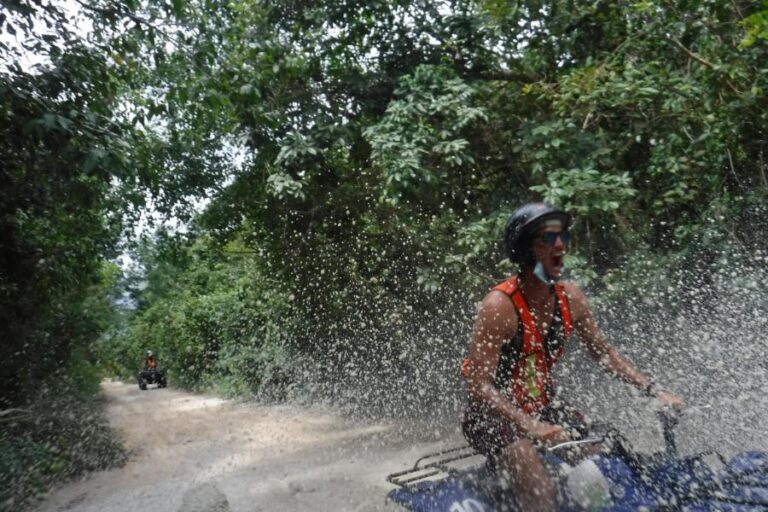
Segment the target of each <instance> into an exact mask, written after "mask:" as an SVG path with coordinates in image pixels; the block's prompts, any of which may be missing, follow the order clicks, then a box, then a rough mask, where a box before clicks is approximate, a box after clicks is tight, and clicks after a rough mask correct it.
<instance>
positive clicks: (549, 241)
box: [538, 231, 571, 247]
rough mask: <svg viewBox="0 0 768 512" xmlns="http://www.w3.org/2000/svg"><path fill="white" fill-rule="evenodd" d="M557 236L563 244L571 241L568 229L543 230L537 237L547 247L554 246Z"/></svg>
mask: <svg viewBox="0 0 768 512" xmlns="http://www.w3.org/2000/svg"><path fill="white" fill-rule="evenodd" d="M558 237H559V238H560V240H562V242H563V244H564V245H565V244H569V243H571V232H570V231H545V232H543V233H542V234H540V235H539V236H538V238H539V239H540V240H541V241H542V242H544V243H545V244H546V245H548V246H549V247H554V246H555V244H556V243H557V239H558Z"/></svg>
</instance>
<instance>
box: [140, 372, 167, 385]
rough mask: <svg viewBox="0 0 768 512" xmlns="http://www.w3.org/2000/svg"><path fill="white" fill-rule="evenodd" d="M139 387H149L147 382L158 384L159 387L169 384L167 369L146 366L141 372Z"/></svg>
mask: <svg viewBox="0 0 768 512" xmlns="http://www.w3.org/2000/svg"><path fill="white" fill-rule="evenodd" d="M138 380H139V389H141V390H145V389H147V384H157V387H158V388H164V387H166V386H167V385H168V381H167V380H166V378H165V370H163V369H162V368H146V367H145V368H144V369H143V370H141V371H140V372H139V376H138Z"/></svg>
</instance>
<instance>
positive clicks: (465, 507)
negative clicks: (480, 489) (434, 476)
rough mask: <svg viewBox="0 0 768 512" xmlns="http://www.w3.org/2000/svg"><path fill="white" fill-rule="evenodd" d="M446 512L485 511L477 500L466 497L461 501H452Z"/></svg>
mask: <svg viewBox="0 0 768 512" xmlns="http://www.w3.org/2000/svg"><path fill="white" fill-rule="evenodd" d="M448 512H485V507H483V504H482V503H480V502H479V501H477V500H473V499H472V498H467V499H465V500H464V501H462V502H461V503H459V502H458V501H456V502H454V503H453V505H451V508H450V509H449V510H448Z"/></svg>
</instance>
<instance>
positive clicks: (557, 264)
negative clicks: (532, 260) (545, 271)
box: [552, 254, 565, 270]
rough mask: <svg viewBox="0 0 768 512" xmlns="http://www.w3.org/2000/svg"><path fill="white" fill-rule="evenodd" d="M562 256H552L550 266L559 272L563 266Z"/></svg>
mask: <svg viewBox="0 0 768 512" xmlns="http://www.w3.org/2000/svg"><path fill="white" fill-rule="evenodd" d="M564 256H565V255H564V254H556V255H554V256H552V266H553V267H554V268H556V269H558V270H560V269H561V268H562V266H563V259H564Z"/></svg>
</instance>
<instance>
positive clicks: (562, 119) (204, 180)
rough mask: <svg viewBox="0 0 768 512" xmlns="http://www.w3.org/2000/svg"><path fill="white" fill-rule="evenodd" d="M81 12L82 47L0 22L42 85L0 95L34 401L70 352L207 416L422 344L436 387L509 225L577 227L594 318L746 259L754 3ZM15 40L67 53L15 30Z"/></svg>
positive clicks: (5, 297) (19, 80) (759, 116)
mask: <svg viewBox="0 0 768 512" xmlns="http://www.w3.org/2000/svg"><path fill="white" fill-rule="evenodd" d="M82 13H83V15H85V16H87V17H89V19H91V20H92V22H93V23H94V31H93V37H92V41H90V40H89V42H88V44H85V42H84V41H82V40H81V38H80V36H78V35H77V34H76V33H75V32H73V31H72V30H71V29H70V28H69V25H68V24H67V23H66V16H65V13H64V12H63V11H62V10H61V9H60V8H58V7H56V6H51V5H49V4H47V3H45V2H40V3H34V4H31V7H25V8H20V10H19V11H18V13H16V15H15V16H16V17H11V18H8V19H7V20H5V21H3V22H0V28H2V30H4V31H5V32H7V33H9V34H10V33H11V31H12V30H25V31H26V34H28V35H29V36H30V37H32V40H33V41H32V43H31V44H32V45H36V46H35V51H38V52H39V53H40V54H42V55H43V56H45V57H46V58H48V59H49V62H47V63H46V64H44V65H43V66H41V67H40V68H39V69H38V70H36V71H35V72H34V73H32V72H28V71H25V70H22V69H20V68H19V67H18V66H16V67H14V66H9V67H8V68H7V69H6V70H4V71H2V82H1V83H0V87H1V88H0V99H2V108H0V120H2V121H3V122H2V123H0V126H2V128H0V130H2V134H3V143H2V144H0V151H2V153H1V154H0V156H2V158H3V162H4V170H6V172H4V173H2V174H0V185H1V186H0V218H1V219H2V220H1V221H0V222H1V224H0V244H2V247H3V256H2V258H3V260H2V266H1V267H0V268H1V269H2V270H0V272H2V273H0V306H2V307H0V325H1V326H7V327H0V329H4V330H2V331H0V336H2V338H3V339H10V340H12V342H11V344H9V346H8V348H7V349H6V348H3V351H4V352H3V354H4V355H6V356H7V358H10V360H12V361H14V364H15V365H16V366H18V367H20V368H21V367H23V366H24V365H25V364H27V361H35V363H34V364H32V365H31V366H32V368H31V370H32V371H26V369H25V372H26V373H24V372H21V373H20V374H22V373H23V375H30V378H33V377H32V376H34V375H39V374H44V373H46V372H50V371H51V370H52V369H55V368H57V367H58V366H62V363H61V362H62V361H65V362H66V361H67V360H68V359H69V358H70V356H72V355H73V354H74V355H75V358H76V359H82V358H88V357H90V358H93V357H94V356H93V355H91V354H93V353H96V354H97V355H98V357H99V358H100V359H101V361H100V362H99V364H105V365H112V367H113V368H121V369H122V371H123V372H125V373H126V374H127V375H130V376H133V374H134V373H135V371H136V369H137V368H138V366H139V364H140V358H141V354H142V353H143V351H144V350H145V349H147V348H152V349H153V350H157V351H158V352H159V354H160V357H161V359H162V361H163V363H164V364H165V365H166V366H167V367H168V368H169V371H170V372H171V378H172V379H173V381H174V382H176V383H178V384H180V385H185V386H190V387H200V386H205V387H211V386H212V387H218V388H219V389H221V390H222V391H223V392H225V393H228V394H229V393H243V392H249V393H257V394H260V395H263V394H265V393H267V391H268V390H269V389H277V390H282V391H279V392H280V393H283V392H284V391H285V390H286V389H289V388H290V386H291V385H292V383H295V382H298V381H299V380H301V379H303V378H304V377H303V376H304V375H305V374H311V376H312V377H313V378H314V377H315V376H319V378H322V379H325V380H326V383H330V384H329V386H330V389H336V388H335V387H334V383H336V382H338V381H342V380H344V381H346V382H351V381H354V382H356V383H358V384H359V385H360V387H361V388H364V389H370V388H371V387H372V386H371V385H370V381H368V380H366V379H367V378H369V377H370V378H373V377H374V376H378V377H380V378H382V379H383V380H384V381H385V382H392V383H403V382H407V379H408V378H409V375H417V374H420V373H419V372H420V371H421V370H422V368H420V366H419V365H420V364H422V365H423V364H426V363H421V362H420V361H421V358H420V357H418V356H419V355H424V354H432V352H430V351H432V350H435V351H437V348H435V347H438V346H440V344H441V343H442V344H443V345H447V348H446V347H442V348H444V350H443V351H442V352H440V353H441V354H442V355H441V356H437V355H436V356H435V357H436V358H437V359H436V360H434V361H432V364H433V366H434V368H438V369H440V368H445V369H446V372H447V371H448V370H447V368H448V366H449V364H448V362H447V360H448V359H447V358H449V357H452V356H453V355H454V353H455V352H456V350H458V349H457V348H456V347H458V346H459V345H463V340H461V342H462V343H461V344H460V343H458V341H457V342H456V343H453V341H446V340H455V339H456V338H457V334H456V333H457V332H462V331H461V326H463V325H464V324H463V323H462V322H463V321H464V320H465V318H464V316H466V312H467V311H471V307H470V304H471V303H472V302H474V300H475V299H476V298H477V297H478V296H479V295H481V294H482V293H483V291H484V290H485V288H486V286H487V285H488V284H490V283H493V282H494V281H496V280H498V279H501V278H502V277H503V276H504V275H505V274H507V273H509V272H511V271H512V270H513V269H512V268H511V266H510V265H509V262H506V261H504V259H503V255H502V254H501V252H500V251H498V245H499V244H498V239H499V234H500V231H501V229H502V227H503V225H504V221H505V219H506V217H507V215H508V214H509V213H510V212H511V211H512V210H513V209H514V208H515V207H516V206H518V205H520V204H521V203H523V202H525V201H529V200H540V199H546V200H548V201H551V202H554V203H557V204H559V205H561V206H563V207H565V208H566V209H567V210H569V211H570V212H571V213H573V214H574V215H575V218H576V221H575V224H574V235H575V241H574V243H573V246H572V251H573V254H572V256H571V257H570V258H569V260H568V263H569V266H570V267H571V268H572V272H573V276H574V277H576V278H577V279H579V280H580V281H582V282H584V283H589V284H592V285H594V286H595V287H600V286H604V287H610V289H609V290H608V291H607V293H608V294H609V295H610V294H611V293H613V291H616V293H624V294H629V293H630V290H631V286H639V287H649V288H654V289H655V287H657V286H658V287H661V286H662V283H663V282H664V280H665V277H664V272H661V271H658V272H656V275H653V276H651V275H649V273H648V269H649V268H654V267H655V268H658V267H659V266H666V267H668V268H669V269H670V272H673V273H674V272H676V270H675V269H677V268H684V267H685V266H687V265H689V264H690V262H691V261H695V260H696V259H697V258H699V259H700V260H701V261H702V262H706V264H709V265H715V264H716V263H717V261H718V259H719V258H720V257H721V254H722V253H723V250H722V246H723V245H726V246H728V247H731V246H733V247H741V248H742V250H748V249H752V248H751V247H748V245H747V244H746V243H745V238H747V237H745V235H744V234H745V233H749V232H751V231H752V230H755V229H760V226H755V224H756V222H755V219H756V218H760V216H759V214H755V212H757V211H760V210H759V209H760V204H761V201H764V198H765V191H766V189H767V188H768V180H766V173H767V172H768V171H767V170H766V169H767V168H766V163H765V162H766V158H765V153H766V141H768V99H767V98H766V93H765V91H766V90H768V83H766V80H767V79H768V75H766V73H765V62H767V61H768V59H767V57H768V55H766V52H767V48H766V45H765V34H764V32H765V30H764V29H765V23H764V21H765V6H764V5H763V6H761V5H759V4H757V3H754V2H752V3H750V2H738V1H737V2H732V1H730V0H729V1H726V0H706V1H702V2H667V3H658V2H637V1H616V2H608V1H598V2H591V3H579V2H572V1H562V0H554V1H545V0H536V1H529V2H524V3H520V2H499V1H495V0H494V1H490V0H483V1H479V0H478V1H471V0H447V1H444V2H438V3H435V2H430V1H427V0H397V1H392V2H369V1H365V0H339V1H336V2H331V3H327V2H325V3H320V2H312V1H308V2H271V3H269V2H267V3H265V2H260V1H257V0H238V1H232V2H209V1H198V0H187V1H175V0H174V1H155V0H144V1H135V2H127V3H126V2H112V1H108V0H101V1H100V2H97V3H95V4H94V3H89V4H88V5H87V6H86V5H83V8H82ZM36 19H43V20H49V21H50V22H51V24H50V26H51V27H52V29H51V30H52V31H53V32H54V33H55V34H56V35H57V37H60V38H61V40H62V41H63V44H59V41H58V40H57V41H56V42H57V44H53V42H52V41H49V40H48V39H46V38H45V37H43V36H42V35H40V36H37V35H35V34H33V28H34V23H32V21H34V20H36ZM9 27H13V28H9ZM23 27H26V28H23ZM0 50H2V51H3V52H5V53H4V54H3V55H4V56H14V57H15V56H17V54H16V53H15V50H13V49H12V48H10V47H8V46H3V47H2V48H0ZM6 60H8V61H9V62H12V61H14V60H15V59H11V58H8V59H6ZM199 197H204V198H206V201H205V203H204V208H203V209H204V211H202V212H201V213H200V214H199V215H197V216H196V217H194V218H192V217H193V216H192V214H191V211H192V209H191V205H193V204H194V203H195V198H199ZM148 202H151V204H152V205H154V207H155V208H156V209H157V210H158V211H159V212H160V213H161V214H164V215H166V216H176V217H177V218H179V219H181V220H184V221H191V222H190V223H189V231H188V232H185V233H184V234H183V235H171V234H168V233H166V232H163V231H159V232H157V235H156V238H155V239H154V240H152V241H150V242H148V243H145V244H143V245H142V244H139V245H138V247H134V248H133V249H134V250H135V255H136V259H137V260H138V261H140V263H141V265H143V267H142V268H141V269H140V271H139V272H137V273H135V275H132V276H130V278H129V281H130V282H129V286H130V288H131V290H132V294H133V296H132V300H133V303H132V307H131V308H124V309H125V311H123V314H122V315H114V314H113V313H111V312H110V307H109V306H110V304H115V303H117V302H118V300H119V297H118V296H116V295H115V294H114V293H113V292H112V291H110V290H112V288H111V287H110V286H111V284H113V283H114V282H115V274H114V269H112V270H111V271H105V270H104V269H103V261H105V260H107V259H109V258H110V257H112V256H114V254H115V253H114V251H115V247H116V241H117V240H118V236H119V234H120V231H121V229H123V228H124V227H125V224H126V223H125V220H126V219H129V220H130V219H131V218H132V217H131V216H134V217H133V218H135V216H136V215H137V213H138V212H139V211H140V210H141V209H142V208H143V207H144V205H145V204H146V203H148ZM702 265H703V266H702V268H705V267H706V265H704V264H702ZM646 276H647V277H648V279H647V280H645V279H644V278H645V277H646ZM110 324H111V325H112V326H113V327H111V328H110V329H108V330H107V331H108V334H107V335H105V336H102V337H101V338H100V339H99V333H102V332H104V330H105V326H106V325H110ZM97 339H98V341H99V343H98V344H97V345H96V347H97V348H96V349H94V348H93V346H92V342H94V340H97ZM425 340H426V341H425ZM422 341H423V342H424V344H422V343H421V342H422ZM33 347H34V348H33ZM414 347H418V349H414ZM17 353H18V354H19V355H18V356H17V355H16V354H17ZM441 357H442V359H440V358H441ZM14 358H15V359H14ZM411 358H413V360H411ZM307 360H311V363H312V364H316V365H317V367H318V368H320V369H322V370H323V371H319V370H318V371H316V370H317V369H316V368H315V369H308V367H306V366H305V364H309V363H308V362H307ZM94 363H95V361H94ZM443 363H445V366H444V367H443V366H441V365H442V364H443ZM19 365H21V366H19ZM63 367H67V364H64V365H63ZM77 368H78V367H77V365H73V366H72V367H71V371H72V374H73V375H75V374H78V373H80V372H81V371H85V367H84V368H83V369H77ZM86 373H87V372H86ZM18 375H19V374H16V373H9V374H8V375H6V374H3V376H2V379H3V383H6V384H8V383H14V382H17V381H18V380H19V379H18ZM387 379H389V380H387ZM75 380H77V379H75ZM87 380H88V379H87V378H84V379H80V381H81V382H86V381H87ZM305 380H307V379H305ZM309 380H311V379H309ZM393 385H394V384H393ZM372 392H373V391H372ZM370 398H371V400H373V401H376V400H379V399H380V398H381V397H380V396H373V397H370ZM382 401H383V399H382Z"/></svg>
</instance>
